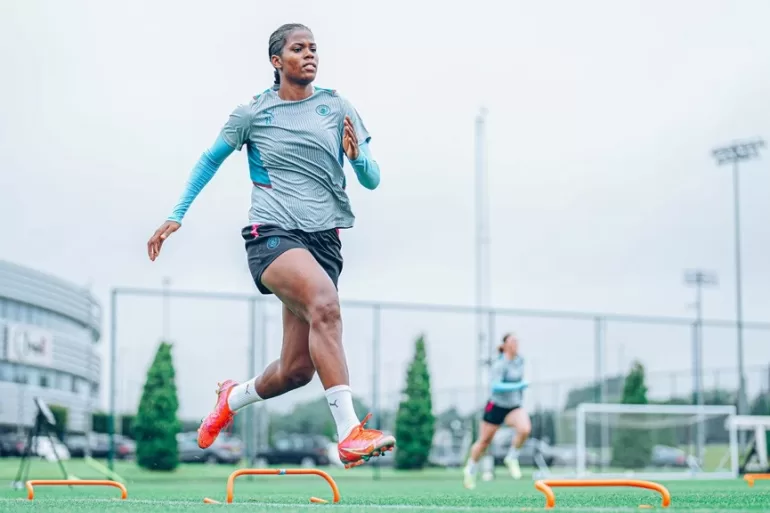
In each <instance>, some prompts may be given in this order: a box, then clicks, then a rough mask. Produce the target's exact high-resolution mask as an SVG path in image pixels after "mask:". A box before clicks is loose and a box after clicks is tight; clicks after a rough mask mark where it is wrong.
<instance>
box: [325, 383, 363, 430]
mask: <svg viewBox="0 0 770 513" xmlns="http://www.w3.org/2000/svg"><path fill="white" fill-rule="evenodd" d="M324 393H325V394H326V402H327V403H329V409H330V410H331V412H332V417H334V423H335V424H337V441H338V442H341V441H343V440H344V439H345V437H346V436H348V435H349V434H350V432H351V431H353V428H354V427H356V426H357V425H359V424H360V423H361V422H360V421H359V420H358V416H357V415H356V410H355V409H354V408H353V392H352V390H351V389H350V387H349V386H347V385H337V386H336V387H331V388H329V389H327V390H326V391H325V392H324Z"/></svg>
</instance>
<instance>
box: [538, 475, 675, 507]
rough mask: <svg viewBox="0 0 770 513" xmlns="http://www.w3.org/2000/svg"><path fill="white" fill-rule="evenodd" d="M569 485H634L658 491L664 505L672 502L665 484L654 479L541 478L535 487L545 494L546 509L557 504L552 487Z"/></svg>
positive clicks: (666, 505) (667, 505)
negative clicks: (653, 480) (654, 481)
mask: <svg viewBox="0 0 770 513" xmlns="http://www.w3.org/2000/svg"><path fill="white" fill-rule="evenodd" d="M556 486H560V487H567V486H570V487H571V486H632V487H635V488H646V489H648V490H653V491H656V492H658V493H659V494H660V496H661V498H662V506H663V507H664V508H667V507H669V505H670V504H671V494H670V493H668V490H667V489H666V487H665V486H663V485H660V484H658V483H653V482H652V481H642V480H639V479H541V480H540V481H536V482H535V488H537V489H538V490H539V491H540V492H542V493H543V495H545V507H546V509H550V508H553V507H554V506H555V505H556V496H555V495H554V493H553V490H552V489H551V487H556Z"/></svg>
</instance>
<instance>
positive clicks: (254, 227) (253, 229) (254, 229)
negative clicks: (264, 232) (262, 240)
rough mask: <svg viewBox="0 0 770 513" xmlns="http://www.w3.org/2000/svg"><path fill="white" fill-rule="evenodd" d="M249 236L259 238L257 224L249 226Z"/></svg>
mask: <svg viewBox="0 0 770 513" xmlns="http://www.w3.org/2000/svg"><path fill="white" fill-rule="evenodd" d="M251 234H252V235H253V236H254V238H257V237H259V225H258V224H256V223H255V224H252V225H251Z"/></svg>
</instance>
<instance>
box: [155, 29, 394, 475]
mask: <svg viewBox="0 0 770 513" xmlns="http://www.w3.org/2000/svg"><path fill="white" fill-rule="evenodd" d="M268 52H269V56H270V60H271V63H272V65H273V67H274V69H275V84H274V86H273V87H272V88H271V89H268V90H267V91H265V92H263V93H262V94H260V95H257V96H255V97H254V98H253V99H252V100H251V101H250V102H249V103H248V104H245V105H240V106H238V107H237V108H236V109H235V110H234V111H233V112H232V114H231V115H230V118H229V120H228V121H227V123H226V124H225V125H224V127H223V128H222V130H221V132H220V134H219V136H218V137H217V139H216V141H215V142H214V144H213V146H212V147H211V148H210V149H209V150H208V151H206V152H204V154H203V155H202V157H201V158H200V160H199V161H198V163H197V165H196V166H195V168H194V169H193V171H192V174H191V176H190V179H189V181H188V182H187V186H186V188H185V190H184V192H183V194H182V196H181V198H180V200H179V203H178V204H177V205H176V207H175V208H174V211H173V213H172V215H171V216H170V217H169V218H168V220H167V221H166V222H165V223H163V225H162V226H161V227H160V228H158V230H157V231H156V232H155V234H154V235H153V236H152V237H151V238H150V240H149V242H148V243H147V250H148V253H149V256H150V259H151V260H153V261H154V260H155V259H156V258H157V257H158V255H159V253H160V250H161V247H162V245H163V242H164V241H165V240H166V239H167V238H168V237H169V236H170V235H171V234H172V233H174V232H175V231H176V230H178V229H179V227H180V226H181V222H182V218H183V217H184V215H185V213H186V211H187V209H188V208H189V207H190V204H191V203H192V201H193V200H194V199H195V197H196V196H197V195H198V194H199V193H200V191H201V190H202V189H203V187H204V186H205V185H206V184H207V183H208V182H209V180H211V178H212V177H213V176H214V173H216V171H217V169H218V168H219V167H220V166H221V164H222V162H224V160H225V159H226V158H227V157H228V156H229V155H230V154H231V153H232V152H233V150H236V149H237V150H240V149H241V148H242V147H243V146H246V151H247V156H248V162H249V173H250V176H251V181H252V183H253V186H252V193H251V210H250V211H249V225H248V226H246V227H245V228H243V230H242V232H241V235H242V237H243V239H244V240H245V245H246V253H247V256H248V264H249V269H250V271H251V274H252V277H253V279H254V282H255V284H256V286H257V288H258V289H259V291H260V292H261V293H262V294H275V295H276V296H277V297H278V298H279V299H280V300H281V301H282V303H283V345H282V349H281V356H280V358H279V359H278V360H276V361H274V362H272V363H271V364H270V365H268V367H267V368H266V369H265V370H264V372H263V373H262V374H261V375H260V376H257V377H256V378H253V379H251V380H249V381H247V382H245V383H242V384H238V383H237V382H235V381H233V380H227V381H225V382H224V383H221V384H220V385H219V388H218V390H217V402H216V406H215V408H214V410H213V411H212V412H211V413H210V414H209V415H208V416H207V417H206V418H205V419H204V420H203V422H202V423H201V426H200V428H199V429H198V445H199V446H200V447H202V448H206V447H208V446H210V445H211V444H212V443H213V442H214V440H216V438H217V436H218V435H219V433H220V431H221V430H222V429H223V428H224V427H226V426H227V425H228V424H229V423H230V422H231V421H232V419H233V416H234V414H235V412H236V411H237V410H239V409H241V408H243V407H245V406H247V405H249V404H251V403H254V402H257V401H261V400H264V399H268V398H271V397H275V396H278V395H281V394H284V393H286V392H288V391H290V390H293V389H296V388H299V387H302V386H304V385H306V384H307V383H309V382H310V380H311V379H312V378H313V375H314V374H315V372H316V371H317V372H318V376H319V378H320V380H321V383H322V384H323V387H324V390H325V394H326V397H327V401H328V403H329V409H330V410H331V413H332V416H333V417H334V421H335V423H336V425H337V436H338V440H339V443H338V450H339V456H340V459H341V460H342V462H343V463H344V464H345V466H346V467H350V466H354V465H358V464H361V463H363V462H364V461H366V460H368V459H369V458H370V457H371V456H379V455H380V454H382V453H384V452H385V451H387V450H390V449H392V448H393V446H394V445H395V439H394V438H393V437H392V436H385V435H383V433H381V432H380V431H377V430H373V429H365V428H364V425H365V423H366V421H367V420H368V419H369V415H367V417H366V418H365V419H364V421H363V422H359V419H358V416H357V415H356V412H355V410H354V409H353V396H352V391H351V389H350V386H349V378H348V367H347V363H346V359H345V352H344V349H343V347H342V320H341V315H340V305H339V297H338V295H337V282H338V279H339V276H340V273H341V272H342V255H341V248H342V244H341V242H340V238H339V229H340V228H350V227H352V226H353V221H354V216H353V212H352V210H351V208H350V202H349V200H348V197H347V194H346V193H345V185H346V180H345V175H344V172H343V154H344V155H345V156H347V158H348V160H349V162H350V163H351V165H352V166H353V169H354V170H355V173H356V176H357V178H358V181H359V182H360V183H361V184H362V185H363V186H364V187H366V188H367V189H375V188H376V187H377V185H378V184H379V181H380V171H379V166H378V165H377V163H376V162H375V160H374V159H373V158H372V155H371V153H370V151H369V148H368V143H369V140H370V136H369V132H368V131H367V129H366V127H365V126H364V124H363V121H362V120H361V118H360V117H359V115H358V113H357V112H356V110H355V109H354V108H353V107H352V105H350V103H349V102H347V101H346V100H345V99H344V98H342V97H341V96H340V95H339V94H337V93H336V91H333V90H328V89H321V88H315V87H313V85H312V83H313V81H314V80H315V78H316V71H317V69H318V54H317V47H316V42H315V39H314V38H313V34H312V32H311V31H310V29H308V28H307V27H305V26H304V25H299V24H290V25H283V26H281V27H280V28H279V29H278V30H276V31H275V32H274V33H273V34H272V35H271V36H270V42H269V48H268ZM211 349H212V351H214V352H215V351H216V346H212V348H211ZM226 357H232V355H228V356H226Z"/></svg>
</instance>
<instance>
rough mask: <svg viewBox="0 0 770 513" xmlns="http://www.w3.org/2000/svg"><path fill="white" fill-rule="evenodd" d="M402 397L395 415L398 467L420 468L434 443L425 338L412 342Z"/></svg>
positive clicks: (396, 459) (433, 419)
mask: <svg viewBox="0 0 770 513" xmlns="http://www.w3.org/2000/svg"><path fill="white" fill-rule="evenodd" d="M403 393H404V395H405V397H404V399H403V400H402V401H401V404H400V405H399V407H398V413H397V414H396V433H395V434H396V444H397V447H396V454H395V465H396V468H398V469H408V470H413V469H421V468H423V467H424V466H425V463H426V462H427V461H428V455H429V454H430V450H431V446H432V444H433V428H434V425H435V418H434V417H433V402H432V399H431V392H430V374H429V372H428V362H427V357H426V354H425V340H424V339H423V337H422V336H421V337H420V338H418V339H417V341H416V342H415V351H414V359H413V360H412V363H411V364H410V365H409V369H408V370H407V373H406V388H405V390H404V391H403Z"/></svg>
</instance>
